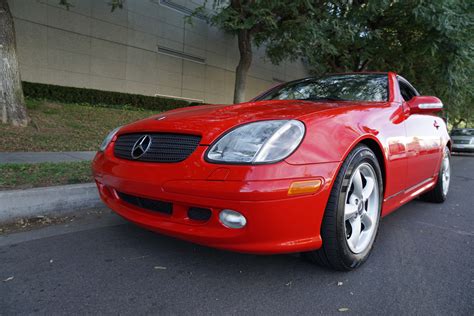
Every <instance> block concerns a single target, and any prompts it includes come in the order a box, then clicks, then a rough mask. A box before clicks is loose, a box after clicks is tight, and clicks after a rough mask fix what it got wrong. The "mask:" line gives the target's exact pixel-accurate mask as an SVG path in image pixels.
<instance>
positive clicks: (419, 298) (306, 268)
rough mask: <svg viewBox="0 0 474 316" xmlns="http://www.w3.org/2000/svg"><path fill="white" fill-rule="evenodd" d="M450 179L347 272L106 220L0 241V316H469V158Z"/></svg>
mask: <svg viewBox="0 0 474 316" xmlns="http://www.w3.org/2000/svg"><path fill="white" fill-rule="evenodd" d="M453 169H454V174H453V178H452V184H451V185H452V186H451V192H450V195H449V198H448V201H447V202H446V203H444V204H442V205H439V204H428V203H425V202H421V201H413V202H411V203H409V204H407V205H405V206H403V207H402V208H401V209H399V210H398V211H397V212H395V213H393V214H391V215H389V216H388V217H386V218H384V219H383V220H382V222H381V231H380V234H379V237H378V240H377V243H376V247H375V250H374V252H373V254H372V256H371V257H370V259H369V261H368V262H366V263H365V265H363V266H362V267H361V268H360V269H358V270H356V271H353V272H350V273H341V272H333V271H330V270H326V269H324V268H320V267H318V266H314V265H312V264H310V263H308V262H305V261H304V260H302V259H300V258H299V257H298V256H297V255H278V256H256V255H243V254H236V253H231V252H225V251H219V250H214V249H209V248H206V247H201V246H197V245H193V244H190V243H187V242H184V241H179V240H175V239H172V238H168V237H164V236H160V235H157V234H154V233H151V232H148V231H145V230H142V229H140V228H137V227H135V226H133V225H131V224H128V223H126V222H124V221H123V220H121V219H119V218H118V217H116V216H115V215H113V214H108V213H107V214H105V215H104V216H102V217H101V218H97V217H96V216H95V215H94V216H93V217H91V216H90V217H88V216H85V217H84V218H83V219H81V220H77V221H74V222H72V223H69V224H68V225H67V226H66V225H64V224H61V225H55V226H49V227H45V228H41V229H36V230H33V231H29V232H21V233H14V234H11V235H8V236H3V237H0V314H2V315H3V314H4V315H10V314H30V313H38V314H84V313H89V314H104V313H105V314H118V313H121V314H157V313H159V314H180V315H181V314H201V315H202V314H214V315H222V314H243V313H245V314H274V315H280V314H311V315H315V314H324V315H326V314H342V313H347V314H377V315H394V314H403V315H406V314H423V315H425V314H430V315H431V314H438V315H455V314H456V315H473V313H474V303H473V300H474V251H473V249H474V248H473V245H474V156H456V157H453ZM2 280H3V281H2Z"/></svg>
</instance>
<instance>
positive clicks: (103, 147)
mask: <svg viewBox="0 0 474 316" xmlns="http://www.w3.org/2000/svg"><path fill="white" fill-rule="evenodd" d="M120 127H121V126H120ZM120 127H117V128H116V129H114V130H113V131H111V132H110V133H109V135H107V136H106V137H105V139H104V141H103V142H102V144H100V147H99V151H104V150H106V149H107V146H109V144H110V142H111V141H112V139H113V138H114V136H115V134H117V132H118V131H119V129H120Z"/></svg>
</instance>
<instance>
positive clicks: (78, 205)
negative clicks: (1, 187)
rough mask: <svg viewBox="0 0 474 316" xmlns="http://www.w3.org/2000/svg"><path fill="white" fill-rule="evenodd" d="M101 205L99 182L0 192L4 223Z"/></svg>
mask: <svg viewBox="0 0 474 316" xmlns="http://www.w3.org/2000/svg"><path fill="white" fill-rule="evenodd" d="M101 205H103V204H102V201H101V200H100V198H99V194H98V191H97V187H96V185H95V183H82V184H71V185H62V186H54V187H45V188H34V189H27V190H11V191H0V223H6V222H12V221H14V220H16V219H19V218H27V217H34V216H39V215H50V216H57V215H63V214H68V213H72V212H74V211H77V210H81V209H87V208H93V207H98V206H101Z"/></svg>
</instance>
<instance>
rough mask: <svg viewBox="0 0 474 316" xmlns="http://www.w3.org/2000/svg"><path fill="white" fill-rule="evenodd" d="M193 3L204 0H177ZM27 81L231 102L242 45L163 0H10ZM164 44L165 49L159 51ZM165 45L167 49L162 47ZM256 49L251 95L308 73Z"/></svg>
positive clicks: (297, 64) (298, 64)
mask: <svg viewBox="0 0 474 316" xmlns="http://www.w3.org/2000/svg"><path fill="white" fill-rule="evenodd" d="M172 2H173V3H174V4H176V5H181V6H184V7H186V8H188V9H191V10H192V9H194V8H196V7H197V6H199V5H201V4H202V3H203V0H173V1H172ZM9 3H10V6H11V9H12V14H13V16H14V20H15V27H16V33H17V47H18V56H19V62H20V70H21V76H22V78H23V80H27V81H32V82H42V83H51V84H58V85H66V86H74V87H88V88H95V89H100V90H110V91H125V92H129V93H139V94H146V95H155V94H163V95H169V96H176V97H187V98H194V99H202V100H204V101H205V102H209V103H231V102H232V99H233V91H234V82H235V67H236V66H237V64H238V60H239V52H238V46H237V41H236V39H235V37H233V36H232V35H229V34H226V33H224V32H222V31H220V30H219V29H217V28H215V27H211V26H209V25H207V24H206V22H205V21H204V20H202V19H200V18H198V17H195V18H193V19H192V21H193V23H192V24H188V23H186V21H185V19H184V18H185V16H186V14H185V12H181V11H180V9H179V8H177V7H174V8H172V7H171V6H169V5H166V4H160V1H159V0H127V1H126V2H125V3H124V8H123V9H116V10H115V11H114V12H111V10H110V9H111V8H110V5H109V4H108V3H109V1H108V0H81V1H73V2H72V4H73V7H70V8H69V10H67V9H66V8H65V7H64V6H61V5H59V3H58V0H35V1H33V0H9ZM159 49H160V50H159ZM163 49H165V50H167V51H166V52H163ZM264 53H265V48H264V47H261V48H259V49H255V52H254V60H253V64H252V67H251V69H250V71H249V78H248V80H247V82H248V86H247V90H246V97H247V99H251V98H252V97H254V96H255V95H257V94H258V93H260V92H262V91H263V90H265V89H267V88H268V87H271V86H273V85H275V84H276V83H277V82H278V81H279V80H293V79H296V78H301V77H304V76H306V69H305V66H304V65H303V64H302V63H301V62H285V63H282V64H281V65H272V64H271V63H270V62H269V61H268V60H266V59H265V58H264Z"/></svg>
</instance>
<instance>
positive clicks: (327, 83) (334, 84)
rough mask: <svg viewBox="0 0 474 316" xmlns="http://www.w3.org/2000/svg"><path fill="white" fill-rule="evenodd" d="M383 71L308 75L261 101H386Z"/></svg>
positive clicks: (386, 84)
mask: <svg viewBox="0 0 474 316" xmlns="http://www.w3.org/2000/svg"><path fill="white" fill-rule="evenodd" d="M387 99H388V76H387V75H385V74H345V75H330V76H325V77H320V78H309V79H303V80H299V81H293V82H289V83H287V84H284V85H281V86H278V87H276V88H274V89H272V90H270V91H269V92H267V93H265V94H264V95H263V96H261V97H259V98H258V99H256V101H261V100H311V101H327V100H329V101H387Z"/></svg>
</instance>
